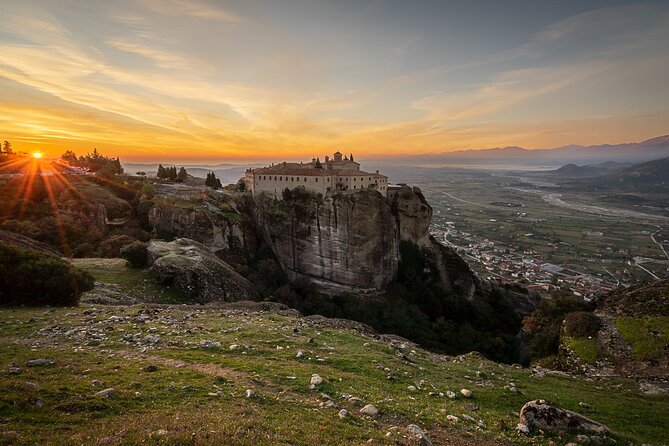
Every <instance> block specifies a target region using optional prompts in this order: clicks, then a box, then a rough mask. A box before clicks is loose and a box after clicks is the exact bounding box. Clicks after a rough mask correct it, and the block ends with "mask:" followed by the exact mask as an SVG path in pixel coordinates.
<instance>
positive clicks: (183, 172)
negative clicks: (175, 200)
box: [177, 167, 188, 183]
mask: <svg viewBox="0 0 669 446" xmlns="http://www.w3.org/2000/svg"><path fill="white" fill-rule="evenodd" d="M186 178H188V172H186V168H185V167H181V168H180V169H179V173H177V181H178V182H179V183H183V182H184V181H186Z"/></svg>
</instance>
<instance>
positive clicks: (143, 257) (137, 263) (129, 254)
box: [121, 242, 149, 268]
mask: <svg viewBox="0 0 669 446" xmlns="http://www.w3.org/2000/svg"><path fill="white" fill-rule="evenodd" d="M147 248H148V245H147V244H146V243H142V242H135V243H132V244H130V245H127V246H124V247H123V248H121V257H123V258H124V259H126V260H127V261H128V263H130V266H132V267H133V268H143V267H145V266H146V263H147V256H148V254H149V252H148V249H147Z"/></svg>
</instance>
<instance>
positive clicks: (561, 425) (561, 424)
mask: <svg viewBox="0 0 669 446" xmlns="http://www.w3.org/2000/svg"><path fill="white" fill-rule="evenodd" d="M521 424H522V425H525V426H527V427H528V430H532V429H541V430H544V431H577V432H598V433H610V432H611V429H609V428H608V427H607V426H605V425H603V424H601V423H598V422H596V421H593V420H591V419H589V418H587V417H584V416H583V415H581V414H578V413H576V412H572V411H570V410H567V409H562V408H561V407H559V406H557V405H555V404H553V403H549V402H547V401H544V400H533V401H529V402H528V403H526V404H525V405H524V406H523V408H522V409H521V410H520V422H519V425H521ZM521 429H522V430H523V431H525V429H524V428H520V429H518V430H519V431H520V430H521Z"/></svg>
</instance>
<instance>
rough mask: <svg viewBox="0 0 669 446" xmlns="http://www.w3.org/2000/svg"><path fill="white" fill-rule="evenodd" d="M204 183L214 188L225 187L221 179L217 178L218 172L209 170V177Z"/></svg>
mask: <svg viewBox="0 0 669 446" xmlns="http://www.w3.org/2000/svg"><path fill="white" fill-rule="evenodd" d="M204 185H205V186H208V187H211V188H212V189H221V188H223V185H222V184H221V180H219V179H218V178H216V174H215V173H214V172H209V173H208V174H207V179H206V180H205V181H204Z"/></svg>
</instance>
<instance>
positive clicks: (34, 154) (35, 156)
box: [33, 152, 42, 159]
mask: <svg viewBox="0 0 669 446" xmlns="http://www.w3.org/2000/svg"><path fill="white" fill-rule="evenodd" d="M33 158H37V159H40V158H42V154H41V153H39V152H35V153H33Z"/></svg>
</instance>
